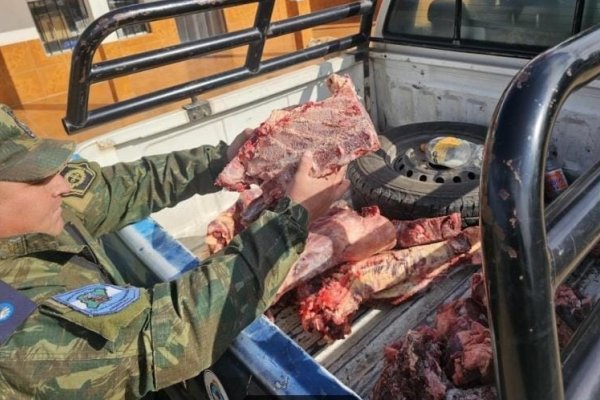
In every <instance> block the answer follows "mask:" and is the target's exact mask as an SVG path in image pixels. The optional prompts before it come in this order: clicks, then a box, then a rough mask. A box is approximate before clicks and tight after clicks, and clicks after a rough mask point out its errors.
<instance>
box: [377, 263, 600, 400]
mask: <svg viewBox="0 0 600 400" xmlns="http://www.w3.org/2000/svg"><path fill="white" fill-rule="evenodd" d="M555 309H556V317H557V323H558V330H559V344H560V346H561V348H562V347H564V346H565V345H566V344H567V343H568V341H569V339H570V338H571V336H572V334H573V332H574V331H575V329H576V328H577V326H578V325H579V324H580V323H581V322H582V321H583V319H584V318H585V316H586V315H587V314H588V313H589V311H590V309H591V301H590V299H588V298H584V297H582V296H581V295H579V294H578V293H576V292H575V291H574V290H572V289H571V288H570V287H568V286H566V285H560V286H559V287H558V289H557V291H556V295H555ZM384 355H385V366H384V369H383V371H382V373H381V376H380V377H379V380H378V382H377V384H376V385H375V387H374V389H373V400H387V399H398V400H493V399H496V390H495V388H494V386H493V381H494V373H493V372H494V371H493V354H492V343H491V337H490V329H489V326H488V321H487V298H486V296H485V287H484V285H483V278H482V275H481V274H480V273H477V274H474V275H473V276H472V277H471V292H470V295H469V296H468V297H466V298H462V299H459V300H455V301H452V302H450V303H447V304H445V305H443V306H442V307H441V308H440V309H438V311H437V313H436V316H435V322H434V324H433V326H428V325H422V326H420V327H418V328H416V329H414V330H410V331H409V332H408V333H407V334H406V335H405V336H404V337H402V338H401V339H399V340H397V341H396V342H394V343H392V344H391V345H389V346H387V347H386V348H385V350H384Z"/></svg>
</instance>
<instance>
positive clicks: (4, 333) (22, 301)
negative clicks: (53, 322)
mask: <svg viewBox="0 0 600 400" xmlns="http://www.w3.org/2000/svg"><path fill="white" fill-rule="evenodd" d="M36 308H37V305H36V304H35V303H34V302H33V301H31V300H29V298H27V297H26V296H24V295H22V294H21V293H19V292H18V291H17V290H15V289H14V288H13V287H12V286H10V285H8V284H6V283H4V282H2V281H0V345H2V344H4V343H5V342H6V341H7V340H8V338H10V336H11V335H12V334H13V333H14V332H15V331H16V330H17V329H18V328H19V326H21V324H22V323H23V322H25V320H26V319H27V318H28V317H29V315H31V313H32V312H33V311H34V310H35V309H36Z"/></svg>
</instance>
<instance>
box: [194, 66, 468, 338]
mask: <svg viewBox="0 0 600 400" xmlns="http://www.w3.org/2000/svg"><path fill="white" fill-rule="evenodd" d="M327 84H328V87H329V89H330V91H331V93H332V94H331V96H330V97H329V98H327V99H325V100H323V101H320V102H308V103H305V104H302V105H299V106H297V107H294V108H288V109H285V110H276V111H274V112H273V113H272V114H271V116H270V117H269V119H268V120H267V121H265V122H264V123H262V124H261V125H260V126H259V127H258V128H257V129H255V130H254V132H253V135H252V137H251V138H250V139H249V140H248V141H247V142H246V143H245V144H244V145H243V146H242V148H241V149H240V150H239V152H238V154H237V156H236V157H235V158H234V159H233V160H232V161H231V162H230V163H229V164H228V165H227V166H226V167H225V169H224V170H223V172H222V173H221V174H220V175H219V177H218V179H217V182H216V183H217V184H218V185H220V186H222V187H224V188H226V189H229V190H236V191H239V192H241V194H240V198H239V200H238V201H237V202H236V204H234V205H233V206H232V207H230V208H229V209H228V210H226V211H224V212H223V213H222V214H221V215H219V216H218V217H217V218H216V219H215V220H214V221H212V222H211V223H210V224H209V226H208V232H207V236H206V243H207V245H208V248H209V251H210V252H211V254H212V253H215V252H217V251H219V250H220V249H222V248H223V247H224V246H226V245H227V244H228V243H229V241H230V240H231V239H232V238H233V236H235V235H236V234H237V233H238V232H240V231H241V230H242V229H244V228H245V227H246V226H247V225H248V223H250V222H251V221H253V220H254V219H255V218H256V217H257V216H258V214H260V212H261V211H262V210H264V209H265V208H268V207H270V206H271V205H273V204H275V202H276V200H278V199H279V198H281V197H282V196H284V194H285V189H286V187H287V185H288V184H289V182H290V180H291V179H292V177H293V175H294V173H295V171H296V169H297V166H298V163H299V160H300V158H301V156H302V154H303V153H304V152H305V151H307V150H311V151H312V153H313V160H314V165H313V168H312V171H313V174H314V176H326V175H328V174H331V173H333V172H335V171H337V170H339V169H340V168H342V167H343V166H344V165H347V164H348V163H350V162H351V161H352V160H354V159H356V158H358V157H360V156H361V155H363V154H366V153H368V152H371V151H375V150H377V149H379V141H378V138H377V134H376V132H375V128H374V127H373V124H372V122H371V119H370V117H369V115H368V114H367V112H366V111H365V109H364V107H363V105H362V103H361V102H360V99H359V98H358V96H357V95H356V91H355V89H354V86H353V84H352V82H351V80H350V78H349V77H347V76H340V75H335V74H334V75H331V76H330V77H329V78H328V79H327ZM479 246H480V244H479V231H478V229H477V228H468V229H465V230H464V231H461V218H460V215H459V214H452V215H449V216H444V217H437V218H431V219H419V220H415V221H391V220H389V219H387V218H385V217H384V216H382V215H380V213H379V209H378V207H377V206H371V207H364V208H363V209H361V210H353V209H352V208H351V207H350V206H349V205H348V204H347V203H345V202H343V201H342V202H339V203H338V204H336V205H334V206H333V207H332V208H331V209H330V210H329V212H328V214H327V215H325V216H324V217H321V218H319V219H317V220H315V221H313V222H312V224H311V225H310V226H309V235H308V240H307V243H306V246H305V250H304V252H303V253H302V255H301V256H300V259H299V260H298V261H297V262H296V264H295V265H294V266H293V267H292V269H291V271H290V272H289V274H288V276H287V277H286V279H285V281H284V282H283V285H282V286H281V288H280V289H279V291H278V293H277V299H278V300H279V299H281V298H282V297H283V296H284V295H286V293H288V292H293V294H295V295H296V296H295V297H296V298H295V302H296V303H297V305H298V310H299V314H300V318H301V322H302V326H303V327H304V328H305V329H306V330H308V331H317V332H319V333H321V334H322V335H323V336H324V337H325V338H327V339H338V338H343V337H344V336H345V335H346V334H348V333H349V332H350V326H351V320H352V317H353V315H354V314H355V313H356V311H357V310H358V309H359V307H360V306H361V304H363V303H365V302H367V301H371V300H385V301H388V302H392V303H393V304H398V303H400V302H402V301H405V300H407V299H409V298H411V297H412V296H414V295H415V294H416V293H419V292H420V291H422V290H423V289H425V288H426V287H427V286H428V285H429V284H430V283H431V282H432V281H433V280H434V279H435V278H436V277H439V276H441V275H443V274H444V273H445V272H446V271H448V270H449V269H450V268H452V267H454V266H456V265H458V264H461V263H464V262H466V261H470V260H471V258H472V257H474V256H475V257H477V254H478V251H479ZM291 297H292V298H293V297H294V296H291ZM286 298H290V295H286Z"/></svg>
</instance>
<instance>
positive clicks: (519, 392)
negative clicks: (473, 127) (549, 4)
mask: <svg viewBox="0 0 600 400" xmlns="http://www.w3.org/2000/svg"><path fill="white" fill-rule="evenodd" d="M599 75H600V28H592V29H590V30H587V31H585V32H582V33H581V34H579V35H577V36H575V37H573V38H571V39H569V40H567V41H565V42H563V43H562V44H560V45H558V46H556V47H554V48H552V49H550V50H548V51H546V52H545V53H542V54H541V55H539V56H538V57H536V58H535V59H533V60H532V61H531V62H529V63H528V64H527V65H526V66H525V67H524V68H523V69H522V70H521V71H520V72H519V73H518V74H517V75H516V76H515V77H514V79H513V80H512V81H511V83H510V85H509V86H508V87H507V89H506V90H505V92H504V94H503V96H502V98H501V100H500V102H499V104H498V106H497V108H496V110H495V113H494V116H493V120H492V124H491V125H490V129H489V133H488V137H487V141H486V145H485V154H484V161H483V168H482V175H481V208H480V210H481V228H482V238H483V253H484V272H485V276H486V286H487V289H488V302H489V313H490V322H491V328H492V335H493V341H494V353H495V363H496V364H495V368H496V382H497V387H498V391H499V398H501V399H511V400H513V399H518V400H522V399H523V400H538V399H543V400H559V399H564V398H565V391H566V395H567V396H568V397H567V398H569V399H577V400H582V399H597V398H600V384H598V376H597V373H598V371H600V369H599V368H600V358H599V357H595V355H596V354H600V340H599V339H600V336H598V333H599V329H598V327H597V326H596V327H594V326H593V325H591V323H589V322H587V321H586V324H585V326H588V328H589V329H585V326H584V327H582V328H581V330H580V332H579V333H578V337H577V338H576V339H577V341H578V343H584V344H585V346H584V348H582V346H578V345H577V344H575V345H574V346H573V347H572V351H571V353H570V354H566V355H565V360H566V361H565V370H564V371H565V374H564V375H563V370H562V368H561V358H560V354H559V349H558V336H557V331H556V323H555V322H556V321H555V316H554V315H555V314H554V305H553V293H554V288H555V287H556V286H557V285H558V284H559V283H560V282H561V281H562V280H563V279H564V278H565V277H566V276H567V275H568V273H569V272H571V271H572V270H573V269H574V268H575V266H576V265H577V264H578V263H579V261H581V259H582V258H583V257H584V256H585V255H586V253H587V252H588V251H589V250H590V249H591V247H592V245H593V243H595V242H596V241H597V240H598V239H599V238H600V207H599V206H600V164H598V165H596V166H594V167H593V168H591V169H590V170H589V171H587V172H586V173H585V174H584V175H583V176H581V177H580V178H579V179H578V180H577V181H576V182H575V183H574V184H573V185H571V186H570V187H569V189H568V190H567V191H566V192H564V193H563V194H562V195H561V196H560V197H559V198H558V199H557V200H556V201H555V202H553V203H552V204H551V205H550V206H549V207H548V208H547V209H546V208H545V206H544V202H543V201H544V195H543V177H544V169H545V163H546V160H545V156H546V152H547V150H548V145H549V142H550V135H551V132H552V127H553V125H554V122H555V119H556V117H557V115H558V113H559V111H560V109H561V107H562V105H563V103H564V102H565V100H566V99H567V98H568V96H569V95H570V94H571V93H572V92H573V91H575V90H576V89H578V88H580V87H582V86H583V85H585V84H587V83H588V82H590V81H591V80H593V79H595V78H596V77H598V76H599ZM594 311H595V310H594ZM590 319H591V320H593V321H596V320H598V319H599V316H598V315H594V316H593V317H590ZM590 325H591V326H590ZM592 350H593V351H592ZM591 366H594V368H593V369H591V368H590V367H591ZM594 373H595V374H596V375H594ZM563 378H564V384H563ZM577 386H579V387H581V386H582V387H584V389H578V388H577ZM582 390H583V391H582Z"/></svg>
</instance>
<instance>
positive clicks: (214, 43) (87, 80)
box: [63, 0, 374, 134]
mask: <svg viewBox="0 0 600 400" xmlns="http://www.w3.org/2000/svg"><path fill="white" fill-rule="evenodd" d="M274 2H275V0H165V1H157V2H152V3H142V4H137V5H132V6H127V7H122V8H118V9H116V10H113V11H110V12H108V13H107V14H105V15H103V16H101V17H100V18H98V19H97V20H95V21H93V22H92V23H91V24H90V25H89V26H88V27H87V28H86V29H85V31H84V32H83V33H82V34H81V37H80V38H79V40H78V42H77V44H76V45H75V48H74V49H73V57H72V60H71V74H70V81H69V94H68V99H67V115H66V117H65V118H64V119H63V124H64V126H65V129H66V131H67V133H68V134H73V133H75V132H77V131H79V130H81V129H83V128H87V127H90V126H93V125H97V124H101V123H104V122H108V121H111V120H115V119H118V118H121V117H124V116H127V115H131V114H133V113H137V112H140V111H143V110H146V109H149V108H152V107H156V106H159V105H162V104H165V103H169V102H174V101H178V100H182V99H185V98H191V97H193V96H196V95H198V94H200V93H202V92H205V91H207V90H211V89H215V88H218V87H222V86H224V85H228V84H231V83H234V82H238V81H241V80H244V79H247V78H251V77H254V76H257V75H260V74H264V73H268V72H272V71H276V70H279V69H282V68H285V67H288V66H290V65H293V64H296V63H298V62H302V61H307V60H310V59H314V58H318V57H323V56H325V55H327V54H330V53H333V52H336V51H340V50H345V49H349V48H352V47H358V48H359V50H364V49H366V48H367V46H368V41H369V35H370V29H371V23H372V19H373V12H374V2H373V1H370V0H360V1H357V2H354V3H350V4H345V5H341V6H337V7H331V8H327V9H323V10H320V11H317V12H314V13H310V14H307V15H301V16H297V17H293V18H289V19H286V20H281V21H276V22H272V21H271V16H272V12H273V6H274ZM249 3H258V8H257V11H256V15H255V21H254V26H253V27H252V28H249V29H244V30H240V31H236V32H229V33H225V34H221V35H217V36H214V37H211V38H207V39H201V40H196V41H193V42H189V43H182V44H179V45H175V46H171V47H169V48H164V49H160V50H154V51H148V52H144V53H140V54H136V55H132V56H127V57H122V58H118V59H114V60H110V61H104V62H99V63H96V64H93V61H92V59H93V57H94V54H95V52H96V50H97V48H98V46H99V45H100V43H101V42H102V41H103V40H104V39H105V38H106V37H107V36H108V35H109V34H111V33H113V32H115V31H116V30H117V29H119V28H122V27H123V26H125V25H131V24H138V23H142V22H150V21H155V20H159V19H165V18H171V17H175V16H180V15H184V14H190V13H195V12H200V11H207V10H215V9H222V8H225V7H232V6H236V5H242V4H249ZM356 15H362V20H361V24H360V30H359V32H358V33H357V34H354V35H351V36H346V37H342V38H339V39H335V40H332V41H329V42H326V43H323V44H319V45H316V46H313V47H309V48H306V49H301V50H297V51H294V52H290V53H288V54H284V55H282V56H278V57H274V58H270V59H268V60H262V56H263V48H264V45H265V41H266V40H267V39H268V38H272V37H276V36H281V35H284V34H289V33H293V32H298V31H301V30H302V29H306V28H311V27H314V26H317V25H320V24H324V23H329V22H334V21H338V20H341V19H344V18H348V17H351V16H356ZM241 45H248V51H247V55H246V62H245V65H244V66H243V67H240V68H236V69H232V70H229V71H226V72H222V73H217V74H213V75H210V76H207V77H205V78H202V79H198V80H194V81H191V82H186V83H183V84H179V85H174V86H171V87H168V88H165V89H161V90H156V91H154V92H152V93H148V94H145V95H141V96H137V97H134V98H131V99H127V100H124V101H120V102H117V103H114V104H111V105H108V106H104V107H100V108H97V109H95V110H89V109H88V107H89V92H90V86H91V85H92V84H93V83H97V82H101V81H106V80H109V79H112V78H116V77H119V76H123V75H128V74H132V73H136V72H140V71H144V70H147V69H151V68H156V67H159V66H163V65H167V64H171V63H174V62H178V61H182V60H186V59H189V58H191V57H196V56H199V55H204V54H210V53H213V52H215V51H219V50H225V49H230V48H233V47H237V46H241Z"/></svg>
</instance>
